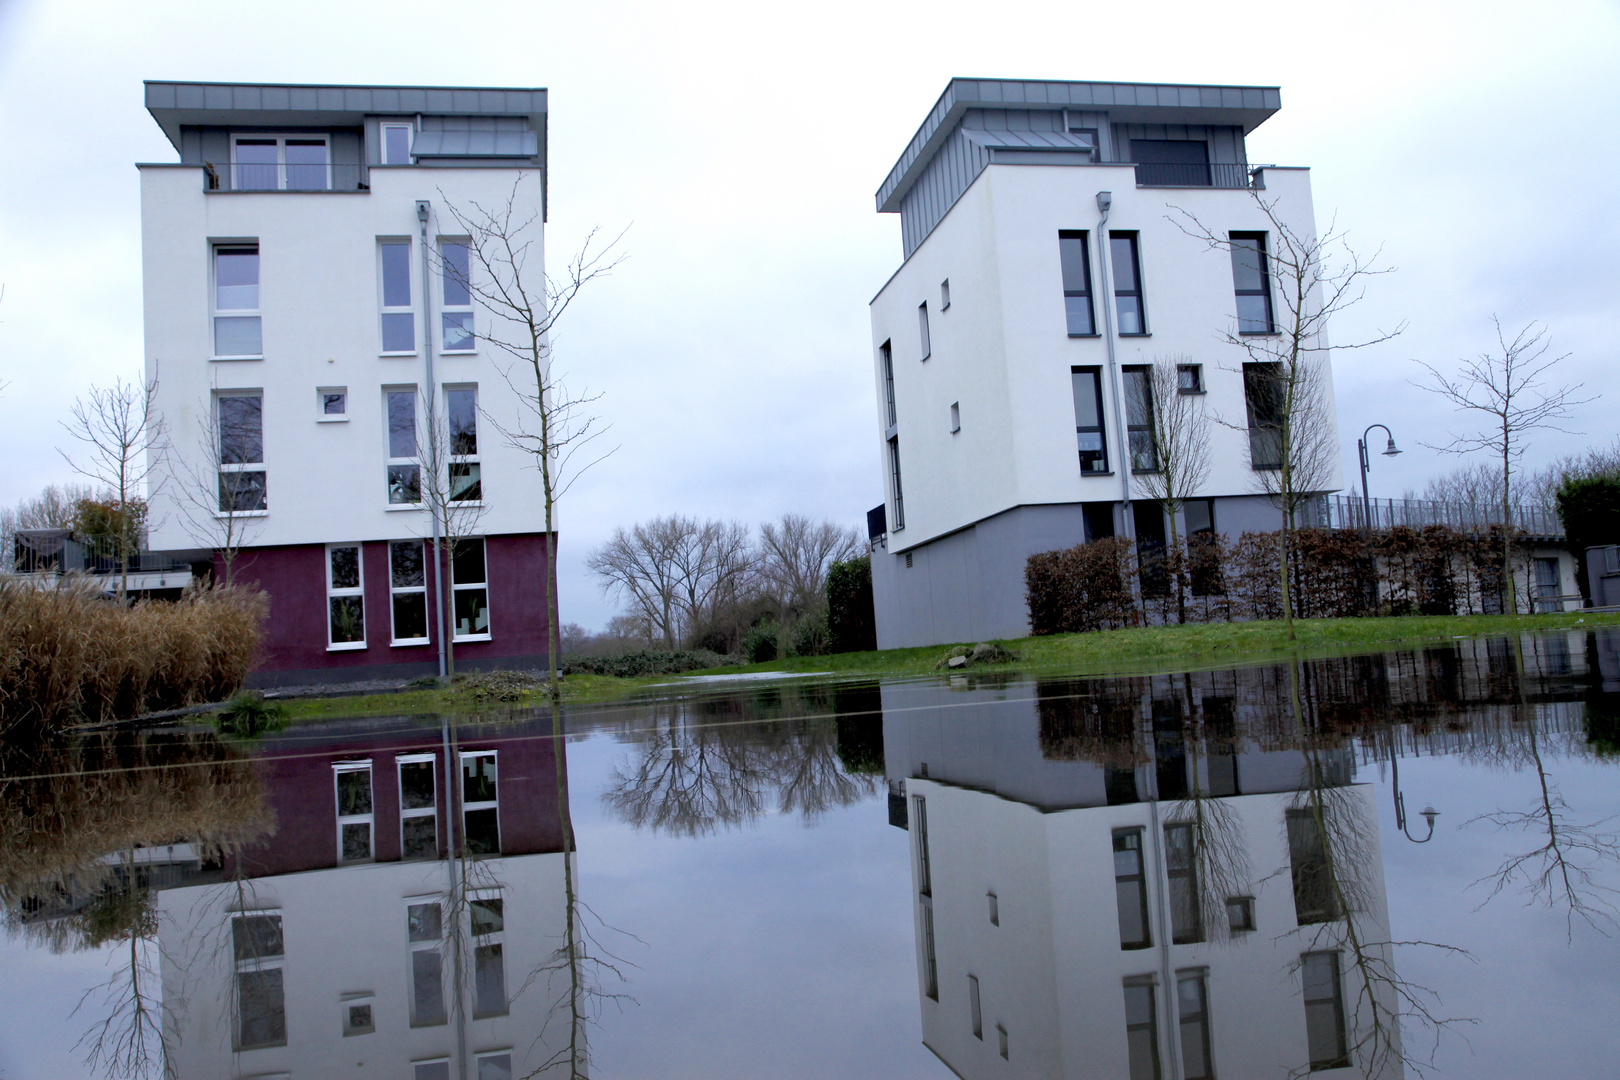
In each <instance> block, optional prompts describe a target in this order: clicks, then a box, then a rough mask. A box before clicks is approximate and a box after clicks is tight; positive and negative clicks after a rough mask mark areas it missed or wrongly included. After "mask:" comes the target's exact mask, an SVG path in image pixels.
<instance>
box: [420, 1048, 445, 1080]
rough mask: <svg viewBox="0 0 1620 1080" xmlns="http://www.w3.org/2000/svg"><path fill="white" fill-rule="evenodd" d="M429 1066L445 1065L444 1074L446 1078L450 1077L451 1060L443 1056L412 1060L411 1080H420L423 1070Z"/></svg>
mask: <svg viewBox="0 0 1620 1080" xmlns="http://www.w3.org/2000/svg"><path fill="white" fill-rule="evenodd" d="M428 1065H443V1066H444V1074H445V1075H446V1076H449V1075H450V1059H449V1058H448V1057H445V1056H444V1055H442V1054H441V1055H440V1056H438V1057H430V1058H412V1059H411V1080H418V1078H419V1077H421V1075H422V1072H421V1070H422V1069H423V1068H425V1067H426V1066H428Z"/></svg>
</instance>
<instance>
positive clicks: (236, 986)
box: [230, 908, 287, 1052]
mask: <svg viewBox="0 0 1620 1080" xmlns="http://www.w3.org/2000/svg"><path fill="white" fill-rule="evenodd" d="M230 915H231V939H232V943H231V950H232V951H231V960H232V962H233V963H234V964H235V965H236V971H235V973H234V975H233V977H232V979H231V996H232V1003H233V1005H234V1006H235V1012H236V1015H235V1017H234V1018H233V1021H234V1022H233V1023H232V1024H231V1046H232V1047H233V1048H235V1049H236V1050H237V1051H239V1052H242V1051H248V1050H262V1049H268V1048H270V1047H274V1046H286V1045H287V1041H286V1039H282V1041H281V1042H273V1043H254V1044H253V1045H252V1046H243V1045H242V978H241V977H242V976H243V975H245V974H248V973H252V972H259V971H270V970H274V969H280V970H281V972H282V975H281V1022H282V1026H283V1027H285V1026H286V1023H287V975H286V971H287V925H286V922H285V921H283V922H282V926H281V955H279V956H268V957H250V958H248V959H246V960H238V959H236V952H235V949H236V945H235V936H236V921H237V920H238V919H247V918H253V917H256V916H270V917H273V918H276V919H281V918H282V914H281V909H280V908H255V909H251V910H244V911H233V912H231V913H230Z"/></svg>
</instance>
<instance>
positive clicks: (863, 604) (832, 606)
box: [827, 555, 877, 653]
mask: <svg viewBox="0 0 1620 1080" xmlns="http://www.w3.org/2000/svg"><path fill="white" fill-rule="evenodd" d="M876 648H877V619H876V616H875V615H874V613H873V606H872V559H871V557H870V556H867V555H863V556H861V557H860V558H858V559H848V560H846V561H843V562H835V563H833V564H832V565H831V566H829V567H828V568H827V651H828V652H830V653H845V652H870V651H872V650H873V649H876Z"/></svg>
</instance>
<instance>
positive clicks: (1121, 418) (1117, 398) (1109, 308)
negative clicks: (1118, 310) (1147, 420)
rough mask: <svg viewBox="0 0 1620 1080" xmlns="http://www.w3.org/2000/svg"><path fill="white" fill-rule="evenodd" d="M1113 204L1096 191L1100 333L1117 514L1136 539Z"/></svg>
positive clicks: (1106, 193)
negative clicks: (1111, 250)
mask: <svg viewBox="0 0 1620 1080" xmlns="http://www.w3.org/2000/svg"><path fill="white" fill-rule="evenodd" d="M1113 205H1114V193H1113V192H1111V191H1099V192H1097V210H1098V211H1099V212H1100V213H1101V214H1102V217H1100V218H1099V219H1097V265H1098V268H1099V269H1100V270H1101V271H1102V281H1101V285H1102V309H1103V331H1104V333H1103V336H1104V338H1105V340H1106V341H1107V342H1108V389H1109V396H1110V397H1112V398H1113V400H1114V427H1115V428H1116V429H1117V430H1116V431H1115V433H1114V434H1115V440H1114V441H1115V442H1117V443H1118V444H1119V451H1118V453H1119V466H1118V467H1119V490H1120V514H1121V516H1122V517H1123V518H1124V526H1125V529H1124V532H1125V536H1126V538H1127V539H1130V540H1132V541H1134V540H1135V539H1136V519H1135V518H1133V517H1132V516H1131V440H1130V433H1129V432H1128V431H1126V430H1125V399H1124V397H1123V396H1122V395H1121V393H1120V389H1119V381H1120V380H1119V358H1118V357H1117V356H1115V355H1114V288H1113V284H1112V279H1113V273H1112V269H1111V267H1110V266H1109V265H1108V233H1107V231H1106V229H1107V225H1108V208H1109V207H1111V206H1113Z"/></svg>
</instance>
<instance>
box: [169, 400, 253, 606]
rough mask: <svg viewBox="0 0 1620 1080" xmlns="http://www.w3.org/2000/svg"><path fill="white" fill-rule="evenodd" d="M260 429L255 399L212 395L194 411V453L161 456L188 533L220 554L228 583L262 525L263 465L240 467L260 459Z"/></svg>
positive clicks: (233, 577) (222, 568)
mask: <svg viewBox="0 0 1620 1080" xmlns="http://www.w3.org/2000/svg"><path fill="white" fill-rule="evenodd" d="M262 433H263V425H262V411H261V406H260V404H259V399H257V398H253V397H249V396H246V395H243V396H240V397H220V398H215V399H214V400H213V401H211V402H204V403H202V407H201V408H199V410H198V412H197V430H196V439H195V444H194V446H193V447H192V453H190V454H170V455H165V459H166V460H165V474H166V477H167V482H169V483H173V484H174V485H175V486H176V488H177V489H178V498H177V502H178V504H179V508H180V516H181V518H182V519H183V520H184V522H185V526H186V533H187V535H189V536H190V537H191V538H192V540H193V541H194V542H196V543H198V544H201V545H203V546H204V547H207V548H211V549H212V550H213V551H214V553H215V554H216V555H217V556H219V562H220V569H221V570H222V571H223V576H224V579H225V580H224V583H225V584H226V585H230V584H232V583H233V582H234V581H235V577H236V561H237V557H238V556H239V555H240V554H241V552H242V548H243V547H245V546H246V545H248V544H249V543H251V542H252V540H253V538H254V537H255V536H256V535H257V534H258V532H259V531H260V529H261V528H262V527H263V518H262V517H260V512H262V511H263V510H264V508H265V487H264V471H263V468H262V466H261V467H260V468H259V469H252V468H241V467H240V466H242V465H249V464H252V463H253V461H254V460H256V461H259V462H262V461H263V460H264V454H263V452H262V443H263V438H262ZM255 447H258V448H259V450H258V451H257V452H256V451H255V449H254V448H255ZM248 459H253V460H248Z"/></svg>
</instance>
